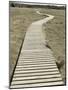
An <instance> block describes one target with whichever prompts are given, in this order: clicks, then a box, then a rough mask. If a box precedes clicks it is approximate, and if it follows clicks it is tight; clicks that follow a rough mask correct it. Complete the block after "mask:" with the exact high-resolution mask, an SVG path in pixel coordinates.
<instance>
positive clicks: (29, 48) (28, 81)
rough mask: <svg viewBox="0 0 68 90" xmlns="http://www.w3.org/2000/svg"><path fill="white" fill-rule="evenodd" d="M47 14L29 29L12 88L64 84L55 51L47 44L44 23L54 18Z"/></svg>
mask: <svg viewBox="0 0 68 90" xmlns="http://www.w3.org/2000/svg"><path fill="white" fill-rule="evenodd" d="M36 13H38V14H40V15H41V14H42V13H40V12H39V11H36ZM46 15H47V16H48V17H47V18H44V19H42V20H39V21H36V22H33V23H32V24H31V25H30V26H29V28H28V30H27V33H26V36H25V40H24V43H23V47H22V50H21V54H20V57H19V60H18V63H17V66H16V69H15V72H14V75H13V79H12V82H11V86H10V88H13V89H14V88H28V87H39V86H54V85H63V81H62V78H61V75H60V72H59V70H58V68H57V65H56V63H55V58H54V56H53V53H52V51H51V50H50V49H49V48H47V47H46V46H45V45H46V41H45V38H44V35H43V32H42V24H43V23H46V22H48V21H49V20H51V19H53V18H54V16H52V15H48V14H46Z"/></svg>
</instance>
